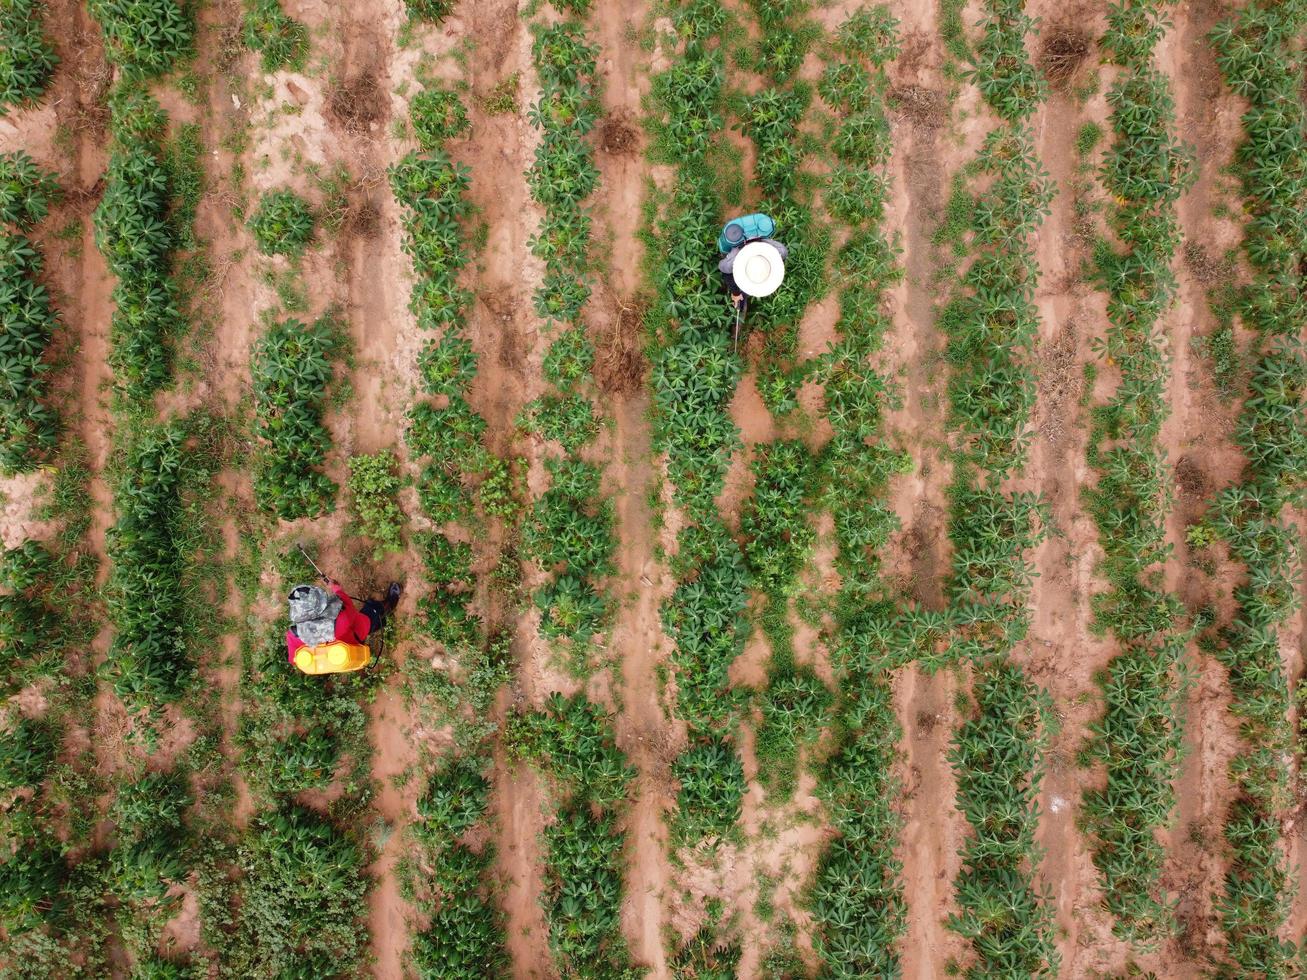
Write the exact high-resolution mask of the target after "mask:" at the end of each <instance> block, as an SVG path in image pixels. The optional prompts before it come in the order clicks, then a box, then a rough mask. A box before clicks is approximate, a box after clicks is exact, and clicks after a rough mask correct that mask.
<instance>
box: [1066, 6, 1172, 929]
mask: <svg viewBox="0 0 1307 980" xmlns="http://www.w3.org/2000/svg"><path fill="white" fill-rule="evenodd" d="M1164 30H1165V22H1164V20H1163V12H1162V7H1161V5H1159V4H1153V3H1147V2H1142V3H1127V4H1123V5H1121V6H1119V7H1114V8H1112V10H1111V12H1110V13H1109V17H1108V30H1107V33H1106V34H1105V35H1104V37H1103V39H1102V41H1101V44H1102V46H1103V49H1104V51H1105V52H1106V54H1107V56H1108V57H1109V58H1110V60H1111V61H1112V62H1114V63H1115V64H1117V65H1119V66H1120V67H1121V72H1120V75H1119V76H1118V77H1117V79H1116V81H1115V82H1114V83H1113V85H1112V88H1111V90H1110V91H1109V92H1108V96H1107V100H1108V105H1109V107H1110V109H1111V126H1112V134H1113V138H1112V143H1111V145H1110V146H1109V148H1108V151H1107V154H1106V156H1105V158H1104V161H1103V164H1102V168H1101V171H1100V173H1101V179H1102V181H1103V186H1104V188H1105V190H1106V191H1107V193H1108V194H1109V195H1110V196H1111V198H1112V201H1113V206H1112V210H1111V213H1110V214H1109V216H1108V219H1109V224H1110V227H1111V230H1112V232H1113V235H1114V237H1115V240H1116V244H1115V245H1112V244H1108V243H1107V242H1106V241H1105V242H1103V243H1102V244H1100V245H1099V247H1098V250H1097V253H1096V255H1095V261H1096V268H1095V274H1096V276H1097V278H1098V281H1099V283H1100V284H1101V285H1102V287H1103V289H1104V290H1105V291H1106V293H1107V319H1108V326H1107V332H1106V336H1105V340H1104V343H1103V346H1102V349H1101V356H1102V357H1103V359H1104V361H1105V363H1106V364H1107V365H1111V366H1112V367H1113V368H1114V369H1115V371H1116V372H1117V373H1118V374H1119V381H1118V383H1117V387H1116V390H1115V391H1114V392H1113V394H1112V396H1111V397H1110V398H1109V399H1108V400H1107V401H1106V402H1105V403H1103V404H1100V405H1095V406H1094V407H1093V408H1092V410H1091V425H1090V433H1089V440H1090V447H1089V452H1088V461H1089V464H1090V466H1092V467H1093V468H1094V469H1095V470H1096V471H1097V475H1098V480H1097V483H1096V485H1095V486H1094V487H1093V488H1092V489H1088V490H1086V491H1084V493H1083V498H1084V501H1085V506H1086V509H1087V510H1088V511H1089V513H1090V515H1091V516H1092V517H1093V519H1094V521H1095V523H1096V524H1097V525H1098V530H1099V543H1100V544H1101V546H1102V548H1103V555H1104V557H1103V563H1102V565H1101V567H1100V574H1101V575H1102V576H1103V578H1105V579H1106V580H1107V585H1108V588H1107V590H1106V591H1103V592H1100V593H1098V594H1097V595H1096V596H1095V597H1094V599H1093V603H1094V620H1093V627H1094V629H1095V630H1097V631H1099V632H1101V633H1103V634H1107V635H1110V636H1111V637H1112V639H1113V641H1114V642H1115V644H1116V646H1117V648H1118V653H1117V655H1116V656H1114V657H1113V658H1112V661H1111V663H1110V664H1109V665H1108V668H1107V671H1106V674H1105V676H1104V677H1103V679H1102V691H1103V702H1104V710H1103V716H1102V718H1101V719H1100V720H1098V721H1097V722H1096V723H1095V724H1094V726H1093V729H1092V734H1091V740H1090V743H1089V746H1088V751H1087V758H1088V759H1091V760H1092V761H1093V762H1094V763H1099V764H1101V765H1102V766H1103V768H1104V770H1105V773H1106V782H1105V784H1104V787H1103V788H1102V789H1101V790H1099V789H1095V790H1092V791H1089V792H1087V793H1086V795H1085V803H1084V807H1085V809H1084V813H1085V825H1086V829H1087V830H1088V832H1089V833H1090V834H1091V835H1092V836H1093V838H1094V851H1093V855H1094V864H1095V865H1096V866H1097V868H1098V870H1099V872H1100V873H1101V874H1102V876H1103V885H1104V890H1105V893H1106V905H1107V909H1108V911H1109V912H1110V913H1111V915H1112V917H1113V929H1114V931H1115V932H1116V933H1117V935H1119V936H1121V937H1122V938H1125V939H1128V940H1130V941H1131V942H1132V943H1135V944H1137V945H1140V946H1148V945H1151V944H1155V943H1157V942H1158V941H1159V940H1160V939H1162V938H1164V937H1165V936H1167V935H1170V934H1171V932H1172V931H1173V929H1174V921H1173V918H1172V909H1171V907H1170V903H1169V900H1168V899H1167V897H1166V896H1165V895H1164V894H1163V893H1162V887H1161V876H1162V871H1163V860H1164V857H1165V854H1164V850H1163V847H1162V844H1161V842H1160V840H1159V839H1158V836H1157V834H1158V831H1159V830H1161V829H1163V828H1165V827H1166V826H1167V825H1168V824H1169V823H1170V819H1171V811H1172V809H1173V808H1174V806H1175V790H1174V788H1173V784H1174V782H1175V780H1176V778H1177V776H1178V775H1179V765H1180V748H1181V740H1182V737H1183V725H1182V717H1181V711H1180V709H1181V705H1182V684H1181V680H1182V677H1181V670H1182V658H1183V654H1184V649H1185V644H1186V640H1187V636H1186V633H1185V631H1184V630H1183V629H1182V628H1181V626H1180V623H1179V617H1180V613H1181V608H1180V602H1179V599H1178V598H1177V597H1176V596H1175V595H1173V594H1172V593H1170V592H1168V591H1167V590H1166V588H1165V586H1164V584H1163V582H1162V575H1163V566H1164V565H1165V562H1166V559H1167V557H1168V555H1169V553H1170V548H1169V546H1168V544H1167V542H1166V540H1165V534H1166V515H1167V512H1168V510H1169V509H1170V495H1169V493H1168V491H1167V486H1168V481H1169V477H1168V467H1167V463H1166V457H1165V453H1164V452H1163V451H1162V449H1161V447H1160V446H1159V442H1158V437H1159V433H1160V430H1161V426H1162V423H1163V421H1164V420H1165V418H1166V416H1167V413H1168V401H1167V391H1166V389H1167V380H1168V378H1169V376H1170V362H1169V357H1168V351H1167V345H1166V342H1165V338H1164V331H1163V326H1162V317H1163V316H1164V314H1165V313H1166V311H1167V310H1168V308H1169V307H1170V305H1171V301H1172V299H1173V298H1174V295H1175V289H1176V279H1175V276H1174V274H1173V273H1172V271H1171V260H1172V257H1173V254H1174V252H1175V250H1176V248H1177V247H1178V245H1179V243H1180V231H1179V226H1178V223H1177V220H1176V215H1175V202H1176V199H1177V198H1178V197H1179V196H1180V194H1181V192H1182V191H1183V190H1184V188H1185V187H1186V186H1187V181H1188V177H1189V175H1190V173H1191V169H1190V166H1189V160H1188V151H1187V150H1186V148H1184V147H1183V146H1181V145H1180V143H1179V142H1178V140H1177V139H1176V137H1175V133H1174V130H1175V111H1174V106H1173V103H1172V99H1171V95H1170V91H1169V86H1168V83H1167V81H1166V79H1165V77H1164V76H1163V75H1162V74H1161V73H1160V72H1158V71H1157V69H1156V68H1155V67H1154V66H1153V57H1154V49H1155V47H1156V44H1157V42H1158V41H1159V40H1160V39H1161V36H1162V34H1163V32H1164Z"/></svg>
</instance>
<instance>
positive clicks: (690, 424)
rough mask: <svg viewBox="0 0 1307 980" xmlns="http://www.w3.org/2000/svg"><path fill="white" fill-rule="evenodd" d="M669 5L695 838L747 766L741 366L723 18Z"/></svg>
mask: <svg viewBox="0 0 1307 980" xmlns="http://www.w3.org/2000/svg"><path fill="white" fill-rule="evenodd" d="M670 13H671V17H672V26H673V29H674V37H675V39H676V42H677V43H678V44H679V49H678V50H675V51H673V52H669V54H671V55H672V60H671V64H670V65H669V66H668V68H667V70H666V71H665V72H662V73H661V74H659V75H656V76H655V77H654V79H653V88H652V93H653V99H654V122H653V138H654V147H653V156H654V158H655V159H656V160H658V161H660V162H664V163H667V164H669V165H670V166H671V167H673V168H674V178H673V181H672V183H671V186H670V189H669V191H668V193H667V194H666V195H665V199H664V200H661V201H660V202H659V204H660V209H659V210H660V213H659V215H658V218H657V220H656V222H655V223H654V226H653V227H652V228H651V229H650V230H649V235H648V242H647V244H648V247H649V249H650V252H651V255H653V256H654V257H655V265H654V269H653V286H654V290H655V293H654V301H653V304H652V306H651V308H650V311H649V313H648V315H647V318H646V325H647V327H648V330H649V336H650V338H651V347H650V351H649V353H650V359H651V361H652V368H653V370H652V377H651V386H652V395H653V404H654V417H653V424H654V438H655V445H656V447H657V448H658V449H659V451H661V452H663V453H664V454H665V458H666V472H667V476H668V478H669V479H670V482H671V485H672V501H673V502H674V503H675V504H676V506H677V507H678V508H679V509H680V510H681V513H682V515H683V517H684V525H683V527H682V529H681V530H680V532H679V533H678V535H677V541H676V551H675V553H674V554H673V555H672V556H671V558H670V569H671V573H672V575H673V577H674V579H675V582H676V585H675V589H674V591H673V592H672V594H671V596H670V597H669V598H668V599H667V601H666V602H665V603H664V604H663V607H662V611H661V612H662V625H663V630H664V632H665V633H666V635H667V636H668V638H669V639H670V640H671V641H672V644H673V649H672V652H671V654H670V656H669V663H670V667H671V670H672V675H673V678H674V681H675V690H676V704H675V715H676V716H678V717H679V718H681V719H683V720H684V721H685V723H686V729H687V733H688V736H689V744H688V746H687V747H686V748H685V750H683V751H682V752H681V753H680V755H679V756H678V757H677V758H676V759H675V760H673V763H672V772H673V774H674V775H675V777H676V778H677V780H678V781H679V791H678V795H677V809H676V812H675V813H673V814H670V815H669V818H668V822H669V826H670V829H671V839H672V840H673V841H674V842H675V843H676V844H677V845H678V846H679V847H686V846H691V847H692V846H694V845H696V844H699V843H700V842H703V841H708V842H712V841H715V840H719V839H721V838H723V837H724V836H725V835H727V834H729V833H730V831H731V830H732V828H733V827H734V826H735V824H736V821H737V820H738V818H739V814H740V808H741V798H742V796H743V793H744V772H743V766H742V763H741V760H740V757H739V752H738V749H737V748H736V747H735V745H734V744H733V743H732V741H730V740H728V739H726V738H724V737H723V731H722V728H723V722H725V721H726V720H727V718H728V717H730V716H731V714H732V713H733V709H732V700H733V699H732V695H731V692H730V690H729V683H728V680H727V668H728V667H729V665H730V663H731V661H732V660H733V659H735V656H736V655H737V654H738V653H739V652H740V650H741V649H742V647H743V645H744V641H745V638H746V635H747V627H746V622H745V619H744V616H743V612H744V608H745V602H746V600H747V592H746V588H747V572H746V569H745V566H744V557H743V555H742V554H741V551H740V547H739V545H738V544H737V543H736V541H735V539H734V538H733V537H732V536H731V534H730V531H729V529H728V528H727V526H726V525H725V523H724V522H723V520H722V517H721V515H720V514H719V513H718V510H717V506H716V498H717V495H718V494H719V493H720V492H721V490H722V487H723V484H724V480H725V475H726V469H727V466H728V465H729V462H730V456H731V453H732V452H733V450H734V449H735V448H736V447H737V446H738V444H739V434H738V432H737V430H736V428H735V425H734V423H733V422H732V420H731V418H730V415H729V412H728V404H729V402H730V399H731V396H732V395H733V394H734V391H735V386H736V383H737V381H738V378H739V373H740V365H739V361H738V359H737V358H736V357H735V356H734V355H733V354H732V351H731V327H732V314H731V312H730V310H729V308H728V306H727V305H726V303H725V302H724V300H723V298H722V296H721V294H720V292H719V288H718V284H717V281H716V275H717V273H716V269H715V268H714V256H715V254H716V250H715V243H716V239H717V233H718V231H719V225H718V223H717V216H718V215H719V214H720V211H721V206H720V203H719V198H718V192H717V177H716V173H715V171H714V169H713V166H712V162H711V158H712V154H713V152H714V149H715V148H716V146H717V145H718V141H719V140H720V138H721V132H722V130H723V128H724V126H725V118H724V106H723V85H724V82H725V52H724V51H723V49H722V47H721V34H722V31H723V29H724V28H725V26H726V19H727V14H726V11H725V10H724V9H723V8H721V7H720V6H718V5H716V4H713V3H710V2H705V0H690V2H687V3H682V4H679V5H677V6H675V7H673V8H672V10H671V11H670ZM714 932H715V925H714V923H713V921H712V919H711V917H709V920H708V922H707V924H706V925H705V928H704V930H703V931H702V933H700V934H697V935H696V936H693V937H691V940H690V942H689V943H687V944H686V945H685V946H684V947H683V948H682V949H681V950H680V951H679V953H678V954H677V957H676V958H675V960H674V962H675V965H676V968H677V969H678V970H679V971H680V972H681V975H682V976H686V977H696V976H712V975H720V973H729V972H730V971H732V970H733V969H734V968H735V965H736V964H737V963H738V960H739V956H740V947H739V945H738V944H737V943H726V942H721V943H719V942H717V941H716V940H715V938H714ZM713 971H719V974H714V972H713Z"/></svg>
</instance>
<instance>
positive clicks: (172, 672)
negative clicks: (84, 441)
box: [106, 423, 195, 707]
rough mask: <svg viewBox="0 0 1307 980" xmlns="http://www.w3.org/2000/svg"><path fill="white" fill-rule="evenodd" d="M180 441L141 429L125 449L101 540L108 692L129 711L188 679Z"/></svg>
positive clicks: (184, 460) (184, 458) (181, 435)
mask: <svg viewBox="0 0 1307 980" xmlns="http://www.w3.org/2000/svg"><path fill="white" fill-rule="evenodd" d="M187 436H188V433H187V432H186V431H185V429H184V428H183V427H182V426H181V425H179V424H177V423H171V424H166V425H158V426H153V427H149V428H146V429H144V430H143V431H142V432H141V433H140V434H139V435H137V436H136V437H135V438H134V439H133V440H132V442H131V444H130V445H129V446H128V447H127V450H126V452H125V454H124V459H123V462H122V466H121V470H120V474H121V475H120V476H119V478H118V481H117V486H116V487H115V489H114V507H115V509H116V511H117V513H118V520H117V523H115V524H114V526H113V527H111V528H110V529H109V531H108V534H107V536H106V543H107V550H108V553H109V561H110V563H111V571H110V576H109V587H108V607H109V618H110V620H111V621H112V623H113V626H114V635H113V641H112V644H111V646H110V648H109V659H110V662H111V664H112V665H113V672H114V676H115V681H114V687H115V688H116V690H117V691H118V694H119V696H120V697H122V698H123V700H124V701H126V702H127V703H128V704H129V705H130V706H132V707H145V706H152V705H153V704H154V703H155V702H157V701H160V700H162V701H172V700H175V699H176V698H178V697H180V696H181V694H182V693H183V692H184V691H185V690H186V689H187V688H188V687H189V685H190V683H191V681H192V680H193V679H194V676H195V663H194V661H193V660H192V659H191V657H190V655H189V652H188V648H187V642H186V623H185V619H184V605H185V594H184V585H183V581H182V576H183V572H184V569H185V567H186V563H187V560H188V558H189V551H188V550H187V548H188V545H187V539H186V535H185V531H184V529H183V511H182V489H183V485H184V483H185V480H186V478H187V474H188V468H189V465H190V460H189V457H190V456H191V450H190V449H189V448H187V445H186V441H187Z"/></svg>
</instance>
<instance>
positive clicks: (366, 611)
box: [359, 599, 390, 633]
mask: <svg viewBox="0 0 1307 980" xmlns="http://www.w3.org/2000/svg"><path fill="white" fill-rule="evenodd" d="M359 612H361V613H362V614H363V615H364V616H367V617H368V622H369V623H371V624H372V632H373V633H375V632H377V630H379V629H381V624H382V623H384V622H385V621H386V613H388V612H390V610H389V609H388V608H387V607H386V603H384V602H382V601H381V600H380V599H369V600H368V601H367V602H365V603H363V605H362V606H361V607H360V608H359Z"/></svg>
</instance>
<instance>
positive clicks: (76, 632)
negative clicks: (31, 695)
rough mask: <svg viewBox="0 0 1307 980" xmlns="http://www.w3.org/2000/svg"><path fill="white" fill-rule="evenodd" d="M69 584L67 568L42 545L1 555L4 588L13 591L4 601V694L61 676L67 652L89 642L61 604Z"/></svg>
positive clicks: (0, 629)
mask: <svg viewBox="0 0 1307 980" xmlns="http://www.w3.org/2000/svg"><path fill="white" fill-rule="evenodd" d="M69 584H70V575H69V573H68V569H67V568H66V566H64V565H63V563H62V562H60V561H59V559H57V558H56V557H55V556H54V555H53V554H52V553H51V552H50V551H49V550H47V549H46V547H45V545H43V544H41V543H40V542H38V541H33V540H28V541H24V542H23V543H22V544H21V545H19V546H18V547H16V548H10V549H8V550H7V551H5V552H3V554H0V586H3V587H4V588H5V589H6V590H8V594H5V595H0V692H13V691H16V690H18V689H19V688H21V687H22V686H24V685H25V684H28V683H30V682H32V681H33V680H36V679H37V678H39V677H43V676H50V675H53V674H57V673H58V672H59V671H60V669H61V668H62V666H63V656H62V655H63V653H64V651H65V650H67V649H69V648H72V647H75V646H76V645H77V644H79V643H82V642H86V641H87V640H88V637H87V635H86V633H87V630H86V629H85V627H83V626H80V625H79V624H76V623H73V622H70V621H69V619H68V617H67V616H66V615H65V611H64V606H63V604H62V603H61V602H60V599H59V597H60V596H61V595H63V594H65V590H66V589H67V588H68V586H69Z"/></svg>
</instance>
